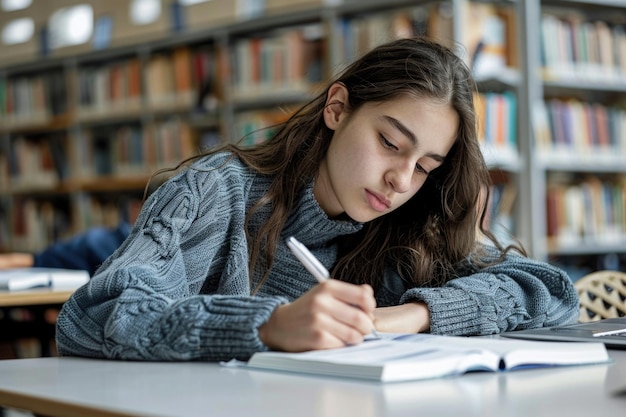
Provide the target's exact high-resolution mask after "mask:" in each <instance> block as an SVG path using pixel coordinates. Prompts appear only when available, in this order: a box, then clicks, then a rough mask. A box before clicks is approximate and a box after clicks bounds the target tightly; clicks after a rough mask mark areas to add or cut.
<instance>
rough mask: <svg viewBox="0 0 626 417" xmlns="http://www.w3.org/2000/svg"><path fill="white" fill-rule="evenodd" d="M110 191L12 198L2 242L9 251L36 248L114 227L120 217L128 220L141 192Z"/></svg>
mask: <svg viewBox="0 0 626 417" xmlns="http://www.w3.org/2000/svg"><path fill="white" fill-rule="evenodd" d="M114 194H115V195H113V196H111V195H107V196H102V195H100V196H99V195H87V194H79V195H77V196H75V198H73V199H72V201H70V198H69V197H68V196H65V198H63V197H60V196H58V197H56V198H55V200H54V201H51V200H48V199H45V198H37V197H29V196H25V197H20V198H16V199H14V202H13V210H12V211H13V216H12V223H11V224H10V225H5V226H6V227H7V228H8V229H9V230H10V236H11V239H10V242H9V241H8V239H7V240H6V242H4V244H5V246H6V247H10V248H11V249H10V250H12V251H22V252H36V251H39V250H42V249H44V248H46V247H47V246H49V245H51V244H53V243H55V242H57V241H59V240H63V239H68V238H71V237H73V236H75V235H76V234H77V233H79V232H80V231H84V230H87V229H89V228H91V227H95V226H106V227H116V226H117V225H118V224H119V223H120V222H121V221H122V220H125V221H128V222H130V223H131V224H132V223H133V222H134V221H135V220H136V219H137V216H138V214H139V211H140V209H141V206H142V204H143V195H142V194H141V193H137V192H135V193H123V192H115V193H114ZM70 207H72V209H70ZM70 213H73V216H72V217H70Z"/></svg>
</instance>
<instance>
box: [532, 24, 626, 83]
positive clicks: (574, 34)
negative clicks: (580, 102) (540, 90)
mask: <svg viewBox="0 0 626 417" xmlns="http://www.w3.org/2000/svg"><path fill="white" fill-rule="evenodd" d="M625 26H626V25H624V23H623V22H622V23H620V24H611V23H609V22H607V21H604V20H589V19H587V18H586V17H584V16H583V15H577V14H573V13H571V12H570V13H568V15H567V16H556V15H552V14H544V15H543V16H542V19H541V61H542V65H543V67H544V70H545V76H546V77H547V78H557V79H568V78H569V79H572V78H573V79H577V78H583V79H587V80H591V81H599V82H615V81H621V82H624V81H625V80H626V29H625Z"/></svg>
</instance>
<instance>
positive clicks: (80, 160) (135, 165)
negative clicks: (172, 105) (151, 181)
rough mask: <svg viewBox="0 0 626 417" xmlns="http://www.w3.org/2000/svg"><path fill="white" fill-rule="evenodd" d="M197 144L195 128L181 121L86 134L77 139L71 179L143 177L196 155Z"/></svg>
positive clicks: (123, 126) (83, 132) (74, 147)
mask: <svg viewBox="0 0 626 417" xmlns="http://www.w3.org/2000/svg"><path fill="white" fill-rule="evenodd" d="M196 142H197V141H196V137H195V134H194V132H193V130H192V128H191V127H190V126H189V124H188V123H187V122H185V121H184V120H182V119H179V118H170V119H168V120H165V121H161V122H154V123H150V124H147V125H144V126H141V125H138V124H128V125H122V126H113V127H110V128H107V129H88V130H83V131H82V132H81V135H80V136H77V137H75V138H74V146H73V147H72V149H73V151H74V152H75V153H76V154H75V157H74V158H72V161H73V164H74V165H73V174H72V176H73V177H76V178H97V177H100V176H113V177H128V176H129V175H131V176H132V175H136V176H140V177H143V176H146V175H149V174H150V173H152V172H153V171H155V170H157V169H160V168H166V167H173V166H175V165H177V164H178V163H179V162H181V161H182V160H183V159H185V158H187V157H189V156H192V155H194V154H196V153H197V152H198V146H197V143H196Z"/></svg>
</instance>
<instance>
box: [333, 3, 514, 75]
mask: <svg viewBox="0 0 626 417" xmlns="http://www.w3.org/2000/svg"><path fill="white" fill-rule="evenodd" d="M462 7H463V11H462V12H461V13H460V15H461V16H460V18H459V19H460V20H461V21H462V25H463V27H464V30H463V35H462V36H463V39H462V41H461V42H462V44H463V45H464V48H465V50H464V51H459V52H461V54H462V55H463V57H464V58H465V59H466V61H467V63H468V64H469V65H470V66H471V67H472V70H473V71H474V74H475V75H476V76H479V77H483V76H486V75H490V74H491V75H492V74H494V73H496V72H497V71H499V70H501V69H502V68H505V67H515V66H517V57H516V53H517V49H516V48H517V46H516V39H515V30H516V26H515V17H514V15H513V12H514V9H513V8H512V7H507V6H504V7H500V6H498V5H496V4H493V3H480V2H467V3H466V4H463V5H462ZM454 18H455V17H454V13H453V10H452V9H451V6H450V4H448V3H445V2H444V3H437V4H425V5H420V6H412V7H407V8H403V9H397V10H392V11H387V12H380V13H374V14H369V15H360V16H356V17H352V18H345V19H340V20H338V22H337V24H336V28H335V30H336V31H337V32H338V33H339V34H340V36H339V37H338V39H337V41H338V46H337V49H338V50H339V55H340V60H341V61H342V62H350V61H352V60H353V59H354V58H355V57H357V56H359V55H360V54H362V53H363V52H365V51H367V50H369V49H371V48H373V47H375V46H377V45H379V44H381V43H383V42H386V41H389V40H391V39H396V38H403V37H411V36H422V35H428V36H430V37H432V38H435V39H437V40H439V41H440V42H442V43H444V44H447V45H448V46H451V47H452V46H454V45H453V44H454V42H453V39H454V34H453V25H454V22H453V20H454Z"/></svg>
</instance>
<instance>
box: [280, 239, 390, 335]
mask: <svg viewBox="0 0 626 417" xmlns="http://www.w3.org/2000/svg"><path fill="white" fill-rule="evenodd" d="M287 246H288V247H289V249H290V250H291V252H293V254H294V255H295V257H296V258H298V260H299V261H300V263H301V264H302V265H304V267H305V268H306V270H307V271H309V272H310V273H311V275H313V276H314V277H315V279H316V280H317V282H319V283H322V282H324V281H326V280H327V279H329V278H330V274H329V273H328V269H326V267H325V266H324V265H322V263H321V262H320V261H319V260H318V259H317V258H316V257H315V255H313V254H312V253H311V251H310V250H309V249H308V248H307V247H306V246H304V245H303V244H302V243H300V241H299V240H298V239H296V238H295V237H293V236H290V237H289V238H288V239H287ZM372 335H373V336H374V337H376V338H379V336H378V332H377V331H376V329H375V328H372Z"/></svg>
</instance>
